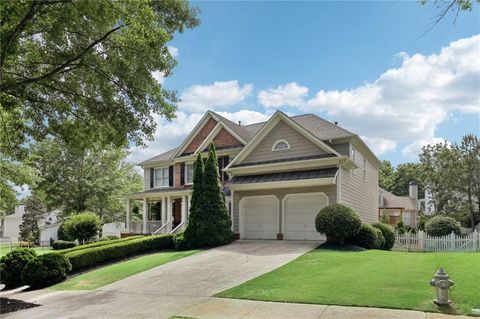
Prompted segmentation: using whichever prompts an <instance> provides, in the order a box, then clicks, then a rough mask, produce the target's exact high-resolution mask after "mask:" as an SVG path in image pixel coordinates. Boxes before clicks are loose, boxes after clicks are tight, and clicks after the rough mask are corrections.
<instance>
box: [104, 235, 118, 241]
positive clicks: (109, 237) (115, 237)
mask: <svg viewBox="0 0 480 319" xmlns="http://www.w3.org/2000/svg"><path fill="white" fill-rule="evenodd" d="M116 239H120V237H118V236H115V235H107V236H103V237H102V240H116Z"/></svg>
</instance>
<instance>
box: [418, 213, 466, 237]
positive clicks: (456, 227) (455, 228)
mask: <svg viewBox="0 0 480 319" xmlns="http://www.w3.org/2000/svg"><path fill="white" fill-rule="evenodd" d="M425 230H426V231H427V234H429V235H430V236H438V237H442V236H446V235H450V234H451V233H452V232H453V233H455V234H456V235H461V233H462V228H461V226H460V223H459V222H457V221H456V220H455V219H453V218H451V217H447V216H440V215H439V216H435V217H433V218H431V219H430V220H429V221H428V222H427V223H426V224H425Z"/></svg>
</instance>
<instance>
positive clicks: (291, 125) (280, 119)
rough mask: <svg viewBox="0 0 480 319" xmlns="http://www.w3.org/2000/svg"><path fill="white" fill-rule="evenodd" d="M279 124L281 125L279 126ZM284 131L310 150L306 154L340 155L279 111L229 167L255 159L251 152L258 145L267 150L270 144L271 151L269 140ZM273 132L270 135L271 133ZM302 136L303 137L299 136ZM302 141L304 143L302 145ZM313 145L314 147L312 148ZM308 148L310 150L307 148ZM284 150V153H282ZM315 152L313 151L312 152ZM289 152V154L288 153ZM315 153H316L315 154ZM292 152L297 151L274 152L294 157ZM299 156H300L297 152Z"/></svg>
mask: <svg viewBox="0 0 480 319" xmlns="http://www.w3.org/2000/svg"><path fill="white" fill-rule="evenodd" d="M277 125H280V126H279V127H277ZM276 128H277V129H276ZM282 132H284V133H283V135H284V136H287V135H289V136H290V137H293V138H294V139H296V141H295V143H300V145H299V144H296V146H297V147H299V150H303V151H306V153H308V152H310V154H306V153H305V154H304V155H319V154H334V155H335V156H339V154H338V153H337V152H336V151H335V150H334V149H332V148H331V147H330V146H328V145H327V144H325V143H324V142H322V141H321V140H319V139H318V138H316V137H315V136H314V135H313V134H311V133H310V132H309V131H307V130H306V129H305V128H303V127H302V126H301V125H299V124H298V123H296V122H294V121H293V120H292V119H291V118H289V117H288V116H287V115H285V114H284V113H283V112H280V111H277V112H275V114H274V115H273V116H272V117H271V118H270V119H269V120H268V121H267V122H266V123H265V125H263V126H262V128H260V130H258V132H257V133H256V134H255V136H254V137H253V138H252V140H251V141H250V142H249V143H248V144H247V145H246V146H245V148H244V149H243V150H242V151H241V152H240V153H239V154H238V155H237V156H236V157H235V158H234V159H233V161H232V162H230V165H229V166H228V168H229V167H232V166H234V165H238V164H241V163H244V162H246V161H249V160H251V161H253V159H252V156H250V154H251V153H252V152H253V151H254V150H256V149H257V147H260V149H259V150H260V151H263V152H265V149H266V147H267V146H266V145H267V144H269V147H270V152H272V151H271V147H272V143H270V142H271V141H269V140H270V139H272V137H273V139H275V138H278V139H281V136H282ZM270 134H272V135H271V136H270V137H269V135H270ZM300 136H301V139H300V138H299V137H300ZM264 140H266V141H267V143H265V145H262V141H264ZM302 143H304V144H303V145H302ZM305 146H306V147H305ZM312 146H313V147H314V148H312ZM306 149H308V150H306ZM282 152H284V153H283V155H282ZM312 152H313V153H312ZM287 153H288V154H287ZM314 153H315V154H314ZM292 154H295V152H287V151H276V152H274V156H279V157H282V156H283V157H285V156H286V157H292ZM297 156H299V155H298V154H297ZM256 160H258V158H256Z"/></svg>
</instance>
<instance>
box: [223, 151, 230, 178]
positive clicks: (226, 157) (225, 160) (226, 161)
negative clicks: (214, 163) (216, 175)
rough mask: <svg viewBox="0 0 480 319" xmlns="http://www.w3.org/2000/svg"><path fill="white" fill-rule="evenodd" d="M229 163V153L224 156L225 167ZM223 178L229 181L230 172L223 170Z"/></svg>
mask: <svg viewBox="0 0 480 319" xmlns="http://www.w3.org/2000/svg"><path fill="white" fill-rule="evenodd" d="M228 163H230V157H228V155H227V156H225V157H224V158H223V168H225V167H227V166H228ZM223 180H224V181H228V174H227V172H223Z"/></svg>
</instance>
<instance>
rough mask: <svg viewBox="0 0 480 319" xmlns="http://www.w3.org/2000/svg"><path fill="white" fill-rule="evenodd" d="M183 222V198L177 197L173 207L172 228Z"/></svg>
mask: <svg viewBox="0 0 480 319" xmlns="http://www.w3.org/2000/svg"><path fill="white" fill-rule="evenodd" d="M181 222H182V200H181V199H180V198H177V199H175V201H174V202H173V207H172V229H175V228H176V227H177V226H178V225H180V223H181Z"/></svg>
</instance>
